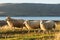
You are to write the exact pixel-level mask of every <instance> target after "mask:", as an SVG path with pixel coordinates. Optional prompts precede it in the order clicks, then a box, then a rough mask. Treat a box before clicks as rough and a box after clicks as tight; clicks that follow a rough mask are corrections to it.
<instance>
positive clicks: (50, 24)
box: [40, 20, 55, 32]
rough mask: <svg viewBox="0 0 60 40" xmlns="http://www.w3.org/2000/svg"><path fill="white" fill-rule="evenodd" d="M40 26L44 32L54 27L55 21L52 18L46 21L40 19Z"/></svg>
mask: <svg viewBox="0 0 60 40" xmlns="http://www.w3.org/2000/svg"><path fill="white" fill-rule="evenodd" d="M40 28H41V30H43V31H44V32H46V31H48V32H49V31H50V30H53V29H55V22H54V21H52V20H51V21H50V20H47V21H44V20H40Z"/></svg>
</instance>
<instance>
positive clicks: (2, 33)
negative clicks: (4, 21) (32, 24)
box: [0, 23, 60, 40]
mask: <svg viewBox="0 0 60 40" xmlns="http://www.w3.org/2000/svg"><path fill="white" fill-rule="evenodd" d="M59 36H60V23H57V25H56V30H55V32H51V33H49V34H47V33H42V32H39V33H38V32H34V31H33V30H31V31H30V33H28V30H26V29H24V30H22V29H21V28H14V27H12V28H11V27H8V26H7V25H6V26H3V27H0V40H57V38H58V40H59Z"/></svg>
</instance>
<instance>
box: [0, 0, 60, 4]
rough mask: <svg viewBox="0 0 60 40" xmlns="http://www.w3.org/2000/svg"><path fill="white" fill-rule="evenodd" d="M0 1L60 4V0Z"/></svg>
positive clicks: (5, 1)
mask: <svg viewBox="0 0 60 40" xmlns="http://www.w3.org/2000/svg"><path fill="white" fill-rule="evenodd" d="M0 3H46V4H60V0H0Z"/></svg>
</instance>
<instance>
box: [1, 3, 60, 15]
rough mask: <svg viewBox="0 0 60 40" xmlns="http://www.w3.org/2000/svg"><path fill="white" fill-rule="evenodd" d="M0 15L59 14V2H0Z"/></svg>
mask: <svg viewBox="0 0 60 40" xmlns="http://www.w3.org/2000/svg"><path fill="white" fill-rule="evenodd" d="M0 16H60V4H39V3H38V4H36V3H35V4H34V3H20V4H13V3H5V4H0Z"/></svg>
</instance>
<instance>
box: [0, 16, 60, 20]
mask: <svg viewBox="0 0 60 40" xmlns="http://www.w3.org/2000/svg"><path fill="white" fill-rule="evenodd" d="M11 18H15V19H25V20H60V17H11ZM5 19H6V17H0V20H5Z"/></svg>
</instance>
